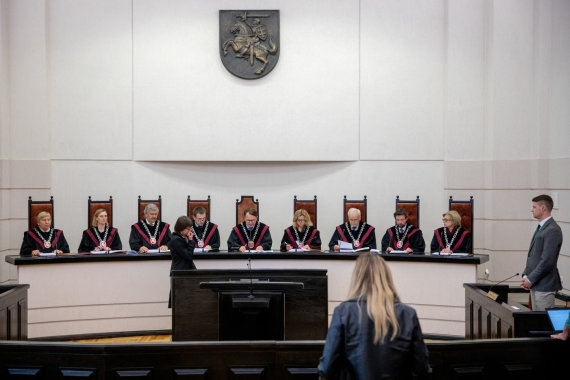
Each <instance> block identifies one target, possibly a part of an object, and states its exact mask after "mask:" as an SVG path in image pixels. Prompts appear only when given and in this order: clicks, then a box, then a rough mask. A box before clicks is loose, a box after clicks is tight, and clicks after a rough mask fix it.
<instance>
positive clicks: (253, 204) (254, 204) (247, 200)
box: [236, 195, 259, 225]
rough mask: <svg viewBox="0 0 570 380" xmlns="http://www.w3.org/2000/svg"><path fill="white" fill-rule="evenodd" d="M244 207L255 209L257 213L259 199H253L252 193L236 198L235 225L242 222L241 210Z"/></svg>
mask: <svg viewBox="0 0 570 380" xmlns="http://www.w3.org/2000/svg"><path fill="white" fill-rule="evenodd" d="M246 208H253V209H255V210H256V211H257V214H258V215H259V199H255V200H254V198H253V195H242V196H241V200H238V199H236V225H238V224H240V223H243V221H244V217H243V211H244V210H245V209H246ZM258 220H259V216H258Z"/></svg>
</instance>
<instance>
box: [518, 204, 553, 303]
mask: <svg viewBox="0 0 570 380" xmlns="http://www.w3.org/2000/svg"><path fill="white" fill-rule="evenodd" d="M552 206H553V202H552V198H551V197H550V196H548V195H539V196H537V197H534V198H533V199H532V209H531V213H532V216H533V217H534V218H535V219H537V220H538V221H539V224H538V226H537V227H536V232H535V233H534V236H533V237H532V240H531V242H530V248H529V249H528V257H527V259H526V267H525V269H524V272H523V279H522V281H521V287H522V288H524V289H526V290H530V297H531V302H532V310H533V311H543V310H544V309H546V308H548V307H553V306H554V293H555V292H556V291H557V290H560V289H562V282H561V281H560V274H559V273H558V268H557V266H556V264H557V262H558V255H559V254H560V248H561V247H562V230H561V229H560V226H558V224H557V223H556V222H555V221H554V219H552V216H551V215H550V213H551V212H552Z"/></svg>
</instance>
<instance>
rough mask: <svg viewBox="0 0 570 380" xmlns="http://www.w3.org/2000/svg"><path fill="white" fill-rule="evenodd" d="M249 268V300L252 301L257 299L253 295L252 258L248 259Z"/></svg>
mask: <svg viewBox="0 0 570 380" xmlns="http://www.w3.org/2000/svg"><path fill="white" fill-rule="evenodd" d="M247 267H248V269H249V296H247V298H248V299H250V300H252V299H254V298H255V296H254V295H253V276H252V275H251V256H250V257H248V258H247Z"/></svg>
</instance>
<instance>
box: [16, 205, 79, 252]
mask: <svg viewBox="0 0 570 380" xmlns="http://www.w3.org/2000/svg"><path fill="white" fill-rule="evenodd" d="M36 221H37V222H38V226H37V227H36V228H34V229H31V230H28V231H26V232H24V240H23V241H22V247H21V248H20V255H21V256H39V255H40V253H52V252H53V253H55V254H56V255H62V254H64V253H69V245H68V244H67V241H66V240H65V236H64V235H63V231H62V230H57V229H55V228H52V227H51V214H50V213H49V212H47V211H42V212H40V213H39V214H38V216H37V218H36Z"/></svg>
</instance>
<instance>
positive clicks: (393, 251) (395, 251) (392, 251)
mask: <svg viewBox="0 0 570 380" xmlns="http://www.w3.org/2000/svg"><path fill="white" fill-rule="evenodd" d="M390 253H408V252H406V251H397V250H395V249H393V250H391V251H390Z"/></svg>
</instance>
